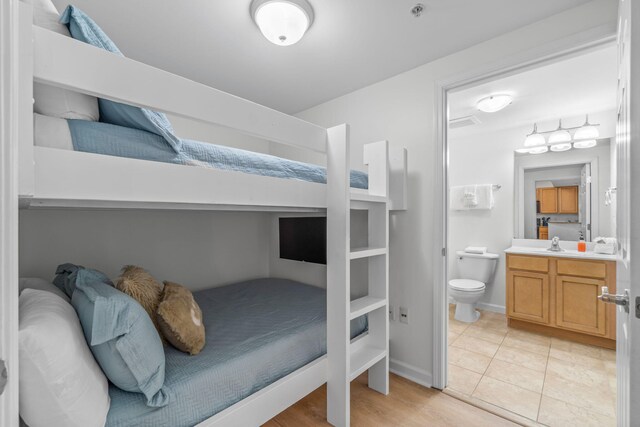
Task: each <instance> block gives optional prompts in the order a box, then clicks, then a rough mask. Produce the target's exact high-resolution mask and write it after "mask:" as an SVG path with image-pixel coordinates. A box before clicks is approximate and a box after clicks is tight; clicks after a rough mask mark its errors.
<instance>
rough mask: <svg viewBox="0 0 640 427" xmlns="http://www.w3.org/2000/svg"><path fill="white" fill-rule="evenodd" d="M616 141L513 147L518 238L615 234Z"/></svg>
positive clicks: (566, 238) (572, 239) (575, 238)
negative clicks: (561, 147) (537, 150)
mask: <svg viewBox="0 0 640 427" xmlns="http://www.w3.org/2000/svg"><path fill="white" fill-rule="evenodd" d="M612 151H615V144H611V143H610V141H609V140H608V139H606V140H599V141H598V143H597V145H596V146H595V147H592V148H585V149H571V150H568V151H562V152H552V151H548V152H546V153H543V154H519V153H515V158H514V164H515V167H514V172H515V178H514V179H515V185H514V189H515V198H514V200H515V206H514V213H515V219H514V222H515V236H514V237H515V238H518V239H538V240H550V239H552V238H553V237H554V236H558V237H560V239H561V240H567V241H577V240H579V239H580V238H581V237H583V238H584V239H585V240H586V241H587V242H590V241H592V240H593V239H594V238H595V237H598V236H613V235H615V197H613V194H614V193H613V191H614V190H612V188H615V183H614V182H615V163H612V161H615V153H612Z"/></svg>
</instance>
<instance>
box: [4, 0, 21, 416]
mask: <svg viewBox="0 0 640 427" xmlns="http://www.w3.org/2000/svg"><path fill="white" fill-rule="evenodd" d="M18 8H19V2H18V0H3V1H1V2H0V106H1V107H0V111H2V114H1V115H0V359H3V360H5V361H6V364H7V372H8V381H7V385H6V389H5V390H4V393H3V394H2V395H1V396H0V425H3V426H4V425H6V426H10V425H11V426H13V425H18V417H19V415H18V412H19V410H18V373H19V367H18V167H17V165H18V143H17V141H18V137H19V129H20V126H19V125H20V117H19V113H18V103H19V94H20V93H19V84H17V83H18V81H19V75H20V69H19V62H20V61H19V55H20V52H19V49H18V44H19V15H18Z"/></svg>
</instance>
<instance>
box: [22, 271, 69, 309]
mask: <svg viewBox="0 0 640 427" xmlns="http://www.w3.org/2000/svg"><path fill="white" fill-rule="evenodd" d="M25 289H37V290H39V291H47V292H51V293H52V294H56V295H58V296H59V297H60V298H62V299H63V300H65V301H66V302H68V303H69V304H71V300H70V299H69V297H68V296H67V294H65V293H64V292H62V290H61V289H60V288H58V287H57V286H56V285H54V284H53V283H51V282H49V281H48V280H44V279H40V278H39V277H21V278H20V294H22V291H24V290H25Z"/></svg>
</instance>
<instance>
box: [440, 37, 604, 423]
mask: <svg viewBox="0 0 640 427" xmlns="http://www.w3.org/2000/svg"><path fill="white" fill-rule="evenodd" d="M598 57H600V60H606V61H609V62H611V67H612V69H613V70H615V67H616V61H615V48H614V45H613V44H612V40H611V38H603V39H600V40H599V41H598V42H597V43H592V44H589V46H581V47H579V48H576V49H574V50H572V51H571V52H569V53H568V52H563V53H562V54H558V55H555V56H553V57H549V58H546V59H545V60H544V61H536V62H535V64H529V65H527V66H522V67H518V68H517V70H516V69H510V70H508V71H503V72H502V73H495V74H492V75H491V76H488V77H487V76H486V75H485V76H483V78H476V79H467V80H463V83H460V84H458V83H449V84H443V99H442V106H443V111H448V112H449V116H448V121H449V123H447V125H450V124H451V122H452V121H453V124H454V125H458V124H459V123H466V124H469V123H471V125H469V126H467V127H466V128H464V127H458V128H457V129H451V127H449V126H447V127H446V128H445V124H442V129H441V132H442V135H443V140H444V143H443V146H442V158H443V166H442V171H443V175H442V183H443V192H442V200H443V211H442V218H441V220H442V224H444V225H445V227H443V240H442V242H440V243H442V247H444V248H446V251H443V257H442V259H439V260H438V264H439V266H440V268H441V272H440V275H439V279H438V282H436V288H438V287H440V290H439V291H436V292H440V295H439V296H440V298H438V295H436V300H437V302H436V304H441V305H440V306H439V307H437V308H436V322H435V323H436V328H441V329H440V332H438V330H437V329H436V331H435V334H436V338H437V339H436V347H437V348H436V353H435V354H434V360H435V365H434V384H435V385H436V386H442V387H443V388H445V385H447V384H448V385H449V386H450V387H449V388H445V390H447V391H448V392H451V393H452V394H455V395H457V396H458V397H461V398H464V399H466V400H468V401H470V402H472V403H474V404H477V405H479V406H485V407H487V408H488V409H489V410H492V411H495V412H500V413H502V412H504V415H505V416H512V418H513V419H515V420H519V421H527V420H529V421H536V422H540V423H542V424H547V425H554V421H555V422H559V421H560V420H561V419H562V418H560V416H561V415H563V414H564V415H566V414H572V416H573V417H574V418H575V417H578V416H585V415H586V416H587V417H590V419H591V420H593V419H598V420H600V421H601V424H602V425H608V424H612V423H613V425H615V398H612V396H615V390H616V387H615V352H614V351H612V350H610V349H607V348H606V347H607V346H606V345H603V344H605V343H606V342H604V341H600V342H597V343H595V344H597V345H593V344H594V343H593V342H590V341H589V340H586V341H585V342H577V341H576V340H575V339H574V338H575V336H569V337H568V338H566V337H563V336H549V335H546V334H545V333H543V332H541V331H540V330H537V329H536V328H533V329H534V330H533V331H532V330H530V329H523V328H517V329H516V328H512V327H511V324H508V317H509V316H508V314H509V309H508V307H507V304H506V298H507V295H506V294H507V293H508V291H507V283H506V281H507V278H506V276H507V274H506V273H507V271H506V259H507V257H506V255H505V254H504V250H505V249H507V248H509V247H511V246H513V242H514V241H515V240H518V239H521V240H526V239H527V237H525V235H524V224H525V219H524V216H525V213H526V214H527V216H528V217H532V218H533V224H534V225H533V230H534V232H535V233H536V235H535V239H532V236H531V235H529V236H528V239H530V240H539V242H536V245H534V246H535V247H537V248H540V249H546V248H543V246H542V245H547V246H548V245H550V242H549V241H547V240H546V238H545V239H541V238H540V232H541V231H543V230H540V227H542V225H541V224H540V226H538V225H537V223H536V219H540V218H539V217H540V216H541V214H542V215H544V214H543V213H542V212H539V210H538V209H537V206H536V203H537V202H538V201H539V200H538V199H537V197H536V196H537V195H536V193H537V191H536V189H537V188H547V187H548V188H552V189H553V192H555V193H554V196H553V197H555V200H556V201H557V200H559V199H558V197H560V196H558V194H560V193H561V194H562V197H564V201H563V203H562V206H563V208H562V209H560V208H559V207H558V206H556V207H555V208H554V209H555V211H553V214H552V216H553V217H554V218H553V221H551V218H549V215H547V216H545V221H546V222H547V223H548V222H553V224H554V227H556V228H555V229H554V230H556V231H553V232H552V233H550V235H548V236H549V237H548V238H549V239H550V238H551V237H552V236H553V235H554V233H555V234H561V231H557V230H564V232H566V233H567V235H569V236H573V235H574V234H575V241H576V243H577V241H578V239H579V238H580V236H582V237H583V238H584V239H585V240H587V243H589V244H590V245H594V244H595V243H596V242H595V241H594V240H595V238H596V237H597V236H614V235H615V206H613V207H611V206H610V204H609V205H605V201H606V200H605V192H608V191H609V190H611V188H615V181H612V180H611V179H612V177H615V173H614V172H612V170H611V167H610V165H611V164H612V159H613V162H614V163H615V158H616V156H615V152H614V151H613V150H614V148H615V144H613V145H612V144H610V142H609V138H610V137H614V136H615V84H614V85H613V86H612V88H609V87H607V90H608V91H610V92H611V98H610V99H611V100H612V101H611V105H607V107H608V108H606V110H607V111H596V109H595V107H594V104H588V103H585V102H584V100H582V101H581V103H582V104H583V107H584V108H583V109H586V110H590V111H577V110H578V109H577V108H575V107H571V106H569V107H567V106H565V107H564V108H565V109H567V110H568V112H570V113H571V114H569V113H568V112H567V111H565V112H563V111H562V105H561V103H558V105H557V106H556V103H555V102H550V103H552V104H553V105H554V107H557V108H555V109H554V108H549V110H550V112H549V113H548V114H547V115H546V116H545V115H541V114H536V113H535V111H534V112H533V114H532V115H531V116H530V117H527V118H526V120H521V119H518V118H515V116H514V117H511V118H509V117H507V118H506V119H503V121H506V122H508V123H509V124H510V125H514V126H511V128H510V129H499V128H498V127H497V126H498V125H497V124H496V122H497V121H498V120H495V119H493V118H490V117H489V118H487V116H483V117H473V115H474V113H473V111H465V110H464V108H458V107H459V106H456V104H455V102H456V97H458V98H461V99H460V100H459V101H460V103H459V104H461V105H465V104H464V102H465V99H466V101H467V104H466V105H467V106H468V107H469V103H468V101H469V99H472V100H474V103H473V104H475V101H476V100H478V99H481V98H482V96H481V95H482V94H483V93H486V94H487V95H490V94H491V93H494V92H495V91H502V92H504V91H505V90H504V89H501V88H500V85H501V84H502V83H504V82H505V81H508V82H512V83H513V82H514V81H516V80H517V79H518V78H519V75H521V74H527V73H530V74H533V75H534V76H533V79H534V80H535V79H536V77H535V75H536V74H540V73H541V72H549V73H551V74H553V73H554V72H557V70H558V67H560V68H562V67H563V66H566V62H571V61H573V62H574V66H578V67H579V66H580V65H579V64H580V63H581V61H594V60H596V62H598V59H597V58H598ZM554 69H555V71H554ZM585 74H588V73H585ZM529 77H531V76H529ZM538 77H539V76H538ZM614 82H615V75H614ZM514 92H515V93H513V94H512V95H513V101H512V105H511V106H509V107H507V108H506V109H505V110H508V109H510V108H512V109H514V110H515V107H516V106H519V107H521V106H523V105H527V102H526V101H528V99H527V100H524V101H523V99H522V98H518V93H521V94H522V93H523V90H516V91H514ZM496 93H497V92H496ZM529 104H530V102H529ZM534 104H535V102H534ZM474 108H475V105H471V106H470V108H469V109H470V110H472V109H474ZM529 109H530V110H535V108H531V107H529ZM457 113H459V114H457ZM594 113H595V115H594ZM480 114H481V113H477V115H480ZM587 114H591V119H592V121H593V122H597V123H598V124H600V125H601V126H600V130H602V131H603V132H602V133H601V135H603V137H602V138H600V137H598V139H597V142H596V146H595V147H587V148H578V147H580V146H581V145H584V144H578V147H576V148H574V147H573V143H571V144H570V146H571V147H570V149H568V150H564V149H563V150H555V149H554V151H553V152H551V151H549V152H548V153H544V154H542V153H539V154H533V153H530V152H522V151H524V150H522V149H523V148H524V147H523V141H524V140H525V137H526V136H527V135H528V134H530V133H534V131H533V128H534V124H535V125H537V126H536V128H538V130H539V131H541V132H543V133H544V134H545V137H548V136H549V135H550V134H551V133H552V132H553V131H554V130H557V128H558V127H561V128H571V129H570V133H571V134H573V133H574V132H575V130H576V129H579V128H580V127H582V126H583V125H584V124H585V121H588V119H586V115H587ZM599 114H601V115H599ZM551 116H554V117H555V118H552V117H551ZM580 116H581V117H580ZM494 117H497V116H494ZM596 117H597V120H596ZM559 119H564V125H560V126H559V123H558V120H559ZM585 119H586V120H585ZM478 121H479V122H480V123H484V125H485V126H484V130H480V129H479V128H480V127H482V125H480V126H478V123H477V122H478ZM525 121H526V122H529V123H528V124H527V125H526V126H528V127H529V129H527V130H525V131H523V129H522V127H523V126H525V123H524V122H525ZM553 122H555V123H553ZM599 122H602V123H599ZM444 123H446V122H444ZM604 123H607V125H606V126H609V128H608V129H606V131H605V129H604V128H605V125H604ZM474 126H476V129H475V130H472V128H473V127H474ZM574 128H575V129H574ZM547 131H548V132H547ZM497 136H499V137H497ZM572 137H573V135H572ZM500 141H502V143H501V142H500ZM504 141H508V143H507V144H506V145H507V146H508V148H506V149H505V143H504ZM589 144H590V143H589ZM545 145H547V146H548V144H545ZM587 145H588V144H587ZM555 148H557V147H555ZM594 148H595V149H594ZM516 150H518V151H520V152H517V151H516ZM571 156H572V158H571ZM541 158H546V160H547V163H540V162H539V159H541ZM486 159H492V161H491V162H487V161H486ZM532 159H533V160H532ZM554 162H555V163H554ZM496 164H504V165H507V164H508V165H510V166H509V167H507V168H505V169H500V168H497V167H496V166H495V165H496ZM456 165H457V167H456ZM521 166H522V167H521ZM525 166H527V167H525ZM563 166H566V167H567V168H568V169H572V170H571V171H567V173H570V174H572V175H571V176H568V175H566V176H565V175H562V173H560V170H559V168H561V167H563ZM554 168H555V170H554ZM545 169H547V170H548V171H550V172H553V173H555V175H553V173H551V174H549V175H548V176H546V177H545V176H544V172H545ZM573 169H576V170H573ZM505 170H506V173H505ZM527 171H528V172H532V173H533V172H536V173H538V178H537V179H534V180H533V181H532V182H533V187H532V188H533V192H529V193H530V194H529V193H528V194H525V192H524V186H525V185H524V176H523V175H524V174H525V173H526V172H527ZM520 172H521V173H520ZM574 172H575V173H574ZM574 175H575V176H574ZM544 181H546V183H545V182H544ZM481 185H487V186H488V185H490V186H491V187H493V188H495V189H496V190H494V192H493V194H492V198H493V202H492V203H494V206H495V207H494V208H492V209H486V210H474V209H460V210H455V211H453V210H452V209H450V206H451V198H450V197H451V196H450V194H452V193H449V190H451V189H452V188H453V187H470V186H481ZM587 185H590V186H594V187H595V186H598V187H597V189H596V190H594V191H587V188H586V187H587ZM520 187H522V188H520ZM444 189H446V190H447V191H444ZM462 191H463V194H464V193H465V191H466V190H465V188H463V189H462ZM547 192H549V193H551V192H552V191H547ZM607 194H609V193H607ZM570 196H571V197H573V199H572V200H573V201H574V202H573V205H571V206H572V207H566V206H569V205H570V204H567V203H569V202H568V201H569V199H570ZM530 199H531V200H530ZM525 201H527V202H531V201H532V205H533V207H534V208H533V210H532V212H529V211H528V210H526V212H525V203H524V202H525ZM521 202H522V203H521ZM609 202H610V200H609ZM601 205H602V206H601ZM498 211H499V212H498ZM594 213H595V215H594ZM529 220H530V218H529ZM596 221H597V223H596ZM529 222H530V221H529ZM546 227H547V230H544V231H546V232H547V233H549V230H548V227H549V225H547V226H546ZM505 229H506V232H505ZM521 229H522V231H523V233H522V234H521V233H520V230H521ZM483 232H484V234H483ZM505 236H506V237H505ZM563 236H564V235H563ZM543 237H546V236H543ZM500 239H502V241H501V240H500ZM564 240H567V238H565V239H564ZM469 247H471V248H472V250H473V249H476V250H477V249H479V250H480V251H487V252H490V253H493V252H497V253H498V255H499V256H500V259H499V261H498V266H497V268H496V269H495V272H494V274H493V276H492V277H491V279H490V283H489V284H487V286H486V287H485V289H483V291H484V297H483V298H481V299H480V300H479V301H478V302H477V305H476V307H477V308H479V312H480V319H479V320H478V321H477V322H474V323H466V322H459V321H457V320H456V319H455V309H456V308H455V307H456V306H455V305H450V301H449V299H448V296H449V295H448V293H447V292H446V286H445V284H447V283H448V282H449V280H450V279H464V277H461V276H459V274H460V273H459V271H458V270H457V269H456V264H457V263H458V262H459V261H460V260H461V259H462V260H463V261H464V258H465V256H461V255H460V253H459V251H462V252H464V250H465V248H469ZM485 247H486V248H485ZM590 247H592V246H590ZM554 265H555V264H554ZM613 265H614V267H613V270H614V271H615V262H614V263H613ZM554 268H555V267H554ZM606 268H609V267H606ZM556 273H557V272H554V275H553V276H552V277H551V276H550V277H551V279H549V278H547V279H545V280H547V281H549V280H553V281H554V283H555V282H556V281H557V277H556ZM549 274H551V273H549ZM614 274H615V273H614ZM476 281H480V280H476ZM496 283H498V284H497V285H496ZM551 288H553V289H551ZM568 288H569V286H567V289H568ZM595 289H598V287H597V285H594V286H593V287H592V288H591V290H595ZM549 290H552V291H553V294H554V295H556V294H557V293H558V290H557V289H556V285H555V284H554V285H553V286H550V287H549V288H547V292H549ZM451 303H455V301H451ZM547 310H548V308H547ZM553 311H554V313H553V316H554V319H556V318H557V316H558V315H559V314H558V313H561V310H560V311H558V309H557V306H554V308H553ZM565 314H566V313H565ZM613 316H614V319H615V313H614V314H613ZM554 321H555V320H554ZM439 322H440V326H438V323H439ZM607 322H608V323H609V324H611V319H609V320H608V321H607ZM538 323H541V322H538ZM613 323H614V324H615V321H613ZM447 325H448V326H449V328H447ZM519 326H522V325H519ZM444 331H446V334H445V333H444ZM545 332H546V331H545ZM560 335H562V334H560ZM578 341H579V340H578ZM438 347H439V348H438ZM609 347H610V346H609ZM536 354H537V355H538V356H540V357H536V356H535V355H536ZM551 354H553V356H552V355H551ZM465 356H468V357H467V359H465ZM482 356H484V357H482ZM578 362H582V363H578ZM590 363H592V365H591V366H590V367H589V366H585V365H589V364H590ZM596 365H597V366H596ZM532 368H533V369H532ZM582 368H590V369H582ZM568 372H571V374H567V373H568ZM447 373H448V376H447ZM569 375H573V378H566V377H567V376H569ZM578 377H579V379H581V381H582V382H580V381H571V380H572V379H573V380H575V379H576V378H578ZM558 379H561V380H562V381H558ZM554 381H555V382H554ZM586 382H589V384H586ZM596 386H597V387H599V391H600V392H601V395H599V397H600V399H596V398H594V396H591V395H589V396H587V395H584V394H580V393H581V392H582V391H583V390H584V389H586V388H588V387H591V388H592V389H593V388H594V387H596ZM499 390H502V391H503V393H502V395H503V396H502V397H500V396H497V395H498V394H500V392H499ZM505 390H507V392H506V393H504V391H505ZM572 390H573V392H572ZM603 396H604V397H603ZM572 399H573V400H572ZM580 399H581V400H582V401H580ZM597 401H600V402H603V401H606V402H608V403H607V405H606V406H607V407H606V409H602V405H600V408H596V407H595V406H596V402H597ZM526 402H529V403H526ZM585 402H592V403H589V404H588V405H587V404H586V403H585ZM590 410H593V411H591V412H590Z"/></svg>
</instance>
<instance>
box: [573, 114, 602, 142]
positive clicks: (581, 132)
mask: <svg viewBox="0 0 640 427" xmlns="http://www.w3.org/2000/svg"><path fill="white" fill-rule="evenodd" d="M599 136H600V132H599V131H598V128H597V127H596V126H594V125H592V124H591V123H589V115H588V114H587V118H586V119H585V121H584V124H583V125H582V127H580V128H579V129H578V130H576V133H574V134H573V139H574V140H576V141H579V140H582V139H596V138H598V137H599Z"/></svg>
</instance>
